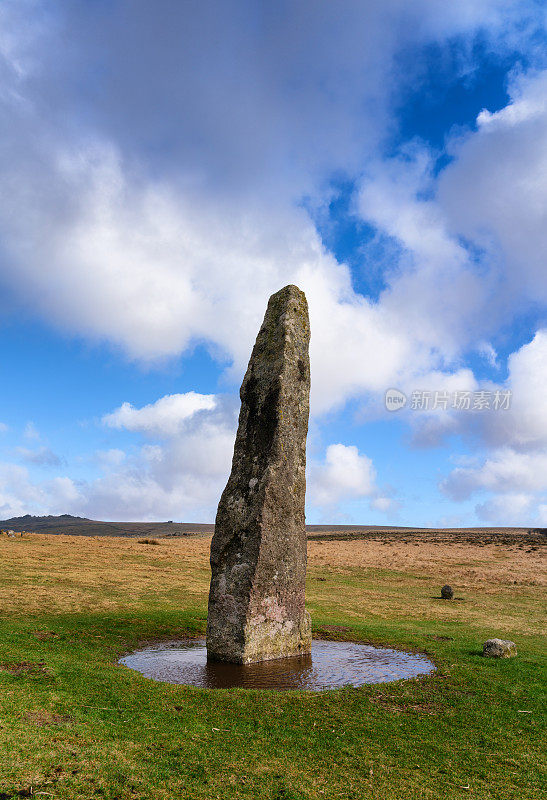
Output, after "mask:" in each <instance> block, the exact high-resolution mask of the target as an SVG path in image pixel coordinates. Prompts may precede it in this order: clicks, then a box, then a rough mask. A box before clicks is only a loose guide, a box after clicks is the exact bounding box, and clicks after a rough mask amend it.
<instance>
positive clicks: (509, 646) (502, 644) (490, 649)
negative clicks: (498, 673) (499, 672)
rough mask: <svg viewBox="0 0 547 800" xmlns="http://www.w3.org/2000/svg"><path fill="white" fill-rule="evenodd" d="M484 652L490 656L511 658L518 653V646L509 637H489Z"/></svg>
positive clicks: (484, 654) (483, 648)
mask: <svg viewBox="0 0 547 800" xmlns="http://www.w3.org/2000/svg"><path fill="white" fill-rule="evenodd" d="M482 654H483V656H487V657H488V658H511V657H512V656H516V655H517V646H516V644H515V643H514V642H509V641H508V640H507V639H488V641H487V642H485V643H484V645H483V647H482Z"/></svg>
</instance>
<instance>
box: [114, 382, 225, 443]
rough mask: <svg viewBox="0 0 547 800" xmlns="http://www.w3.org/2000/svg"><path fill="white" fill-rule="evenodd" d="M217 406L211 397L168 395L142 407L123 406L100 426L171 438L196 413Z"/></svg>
mask: <svg viewBox="0 0 547 800" xmlns="http://www.w3.org/2000/svg"><path fill="white" fill-rule="evenodd" d="M215 406H216V399H215V397H214V395H212V394H198V393H197V392H186V393H185V394H169V395H166V396H165V397H161V398H160V399H159V400H156V402H155V403H150V404H149V405H147V406H143V407H142V408H135V407H134V406H132V405H131V403H123V404H122V405H121V406H120V408H118V409H116V411H113V412H112V413H110V414H106V415H105V416H104V417H103V420H102V421H103V423H104V424H105V425H108V426H109V427H111V428H125V429H126V430H128V431H139V432H140V433H146V434H148V435H157V436H162V437H165V436H174V435H175V434H177V433H179V432H180V429H181V425H182V423H183V422H184V421H185V420H187V419H189V418H190V417H192V416H193V415H194V414H196V413H197V412H198V411H203V410H208V411H211V410H212V409H214V408H215Z"/></svg>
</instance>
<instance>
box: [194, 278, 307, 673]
mask: <svg viewBox="0 0 547 800" xmlns="http://www.w3.org/2000/svg"><path fill="white" fill-rule="evenodd" d="M309 341H310V323H309V318H308V304H307V302H306V296H305V295H304V293H303V292H301V291H300V289H298V288H297V287H296V286H285V288H284V289H281V291H279V292H277V293H276V294H274V295H272V297H270V300H269V303H268V308H267V310H266V316H265V317H264V322H263V323H262V327H261V328H260V331H259V333H258V336H257V339H256V343H255V346H254V349H253V352H252V355H251V359H250V361H249V366H248V367H247V372H246V373H245V377H244V379H243V383H242V384H241V390H240V397H241V411H240V414H239V426H238V430H237V436H236V441H235V446H234V457H233V461H232V472H231V474H230V477H229V479H228V483H227V484H226V488H225V489H224V492H223V493H222V497H221V498H220V503H219V505H218V511H217V517H216V522H215V533H214V536H213V541H212V542H211V570H212V577H211V588H210V592H209V614H208V618H207V655H208V657H209V658H211V659H217V660H221V661H232V662H236V663H239V664H248V663H250V662H252V661H265V660H268V659H273V658H281V657H285V656H294V655H301V654H304V653H309V652H310V650H311V620H310V615H309V614H308V612H307V611H306V610H305V607H304V601H305V579H306V528H305V516H304V500H305V494H306V435H307V432H308V416H309V393H310V362H309V355H308V348H309Z"/></svg>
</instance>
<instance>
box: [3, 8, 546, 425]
mask: <svg viewBox="0 0 547 800" xmlns="http://www.w3.org/2000/svg"><path fill="white" fill-rule="evenodd" d="M37 7H38V8H40V10H41V11H42V12H43V15H42V16H40V18H39V19H40V22H39V24H37V25H36V26H31V27H30V28H29V26H28V25H27V22H26V15H28V14H29V13H30V12H29V8H32V5H31V6H28V5H26V4H25V11H26V14H25V13H24V12H23V13H21V11H20V10H18V6H17V3H13V2H11V3H7V4H4V12H3V15H2V17H0V26H2V30H3V39H2V41H4V42H6V43H7V44H5V46H4V48H3V49H2V50H0V53H1V54H3V59H4V62H3V67H4V77H5V83H6V87H7V90H6V92H5V94H3V95H2V96H1V97H0V102H1V103H2V104H3V108H2V111H3V118H4V119H5V120H6V121H7V120H9V124H6V125H5V126H3V127H2V126H1V125H0V141H1V142H2V144H3V148H4V153H5V159H4V162H3V164H2V166H1V169H0V200H1V208H2V209H3V212H1V213H0V232H1V233H2V242H3V258H2V260H1V262H0V263H1V264H2V277H3V279H4V281H5V282H6V283H8V284H9V285H10V286H11V287H12V290H13V291H14V292H15V293H17V294H19V295H20V296H22V297H24V301H25V303H26V304H27V305H29V306H31V307H34V308H35V309H38V310H39V311H40V312H41V313H42V314H43V315H44V316H45V317H46V318H47V319H48V320H52V321H54V322H55V323H56V324H57V325H59V326H62V327H65V328H66V329H68V330H70V331H73V332H77V333H78V334H82V335H84V336H86V337H88V338H90V339H92V340H106V341H109V342H111V343H113V344H114V345H115V346H118V347H121V348H122V349H123V350H124V351H125V352H126V353H128V354H129V356H130V357H133V358H140V359H145V360H147V359H148V360H150V359H157V358H162V357H170V356H174V355H177V354H179V353H181V352H183V351H185V350H187V349H188V348H191V347H192V346H193V345H194V344H195V343H196V342H197V341H199V342H205V343H207V344H208V345H209V346H210V347H211V349H212V350H213V352H214V353H215V354H217V355H220V356H221V357H222V358H225V359H226V360H228V361H230V360H233V361H234V364H235V368H234V373H233V374H234V375H235V376H236V378H237V379H239V377H240V375H241V372H242V370H243V368H244V366H245V363H246V360H247V357H248V353H249V350H250V346H251V344H252V340H253V338H254V335H255V333H256V330H257V327H258V324H259V322H260V318H261V316H262V313H263V310H264V307H265V302H266V299H267V297H268V295H269V294H270V293H271V292H272V291H274V290H276V289H278V288H279V287H280V286H282V285H283V284H285V283H288V282H296V283H298V284H299V285H301V286H302V288H303V289H304V290H305V291H306V292H307V294H308V297H309V301H310V311H311V316H312V328H313V338H312V360H313V375H314V385H313V393H314V394H313V408H314V409H315V410H317V411H323V410H325V409H328V408H331V407H333V406H336V405H340V404H342V403H343V402H344V401H345V400H346V399H347V398H348V397H353V396H357V395H362V394H363V393H367V392H371V391H372V392H377V391H382V390H383V389H384V388H385V386H386V385H387V384H389V383H394V382H396V380H397V379H398V378H400V377H401V375H402V374H405V373H408V372H410V371H411V370H410V366H409V365H411V364H412V368H413V369H415V370H416V371H417V372H419V373H421V372H424V371H427V370H430V369H445V368H446V367H447V366H448V368H450V367H451V364H450V361H451V359H453V358H454V357H456V356H457V354H458V353H459V352H460V349H461V348H462V347H463V346H464V345H465V343H466V342H469V341H470V340H472V339H473V337H474V336H475V335H478V334H479V333H480V336H481V337H484V336H486V335H487V334H488V333H489V330H490V328H491V326H492V324H493V320H492V309H490V314H489V315H487V316H486V315H482V316H481V314H480V313H479V312H480V311H481V309H482V308H483V307H484V300H485V297H486V296H488V291H487V287H486V289H485V287H484V286H483V285H482V283H481V279H480V277H479V276H477V275H476V274H475V273H474V271H473V270H472V268H471V267H470V264H469V259H468V257H467V253H466V252H465V249H464V248H463V247H462V245H461V244H460V243H458V242H457V241H456V239H455V238H451V237H450V235H449V232H448V229H447V223H446V221H444V220H443V219H442V213H441V211H440V210H439V208H438V207H437V206H436V205H435V203H433V202H429V201H417V200H416V198H415V197H413V194H412V193H413V192H414V187H413V182H412V181H410V185H407V184H406V183H405V181H406V179H405V178H404V177H401V179H400V180H399V179H397V178H396V174H397V171H401V170H400V164H398V163H395V164H392V165H391V168H390V166H389V165H382V166H381V168H379V173H378V175H377V176H376V178H375V190H374V191H372V189H371V191H370V192H369V194H368V195H367V196H368V200H369V206H368V208H367V209H364V208H363V213H365V212H366V213H367V214H369V215H370V217H371V219H372V220H373V221H375V222H376V223H377V224H378V225H379V226H383V227H384V228H389V229H391V235H393V236H397V237H399V238H400V239H401V241H403V243H404V245H405V247H406V248H407V249H409V250H410V249H413V250H414V251H415V252H416V255H417V257H418V258H419V260H420V264H419V265H416V264H415V263H414V262H413V261H412V259H410V260H408V262H405V263H401V264H400V273H399V274H396V273H395V274H393V275H392V276H391V278H390V281H391V285H390V287H389V289H388V291H387V292H386V293H385V294H384V296H383V297H382V299H381V302H380V303H379V304H374V303H371V302H369V301H367V300H365V299H364V298H363V297H361V296H360V295H358V294H356V293H355V292H354V291H353V289H352V285H351V276H350V273H349V271H348V269H347V268H346V267H345V266H343V265H339V264H337V263H336V262H335V261H334V259H333V258H332V257H330V256H329V255H328V254H326V253H325V252H324V251H323V248H322V246H321V243H320V240H319V237H318V235H317V232H316V230H315V229H314V226H313V224H312V223H311V221H310V219H309V217H308V216H307V214H306V213H305V212H304V211H303V209H302V208H301V207H298V206H299V202H300V200H301V198H302V196H304V195H306V194H311V195H315V196H316V197H319V198H320V199H321V198H322V197H324V195H323V194H322V187H323V186H324V184H325V180H328V178H329V177H330V176H331V175H332V174H333V173H345V174H349V175H354V176H355V175H357V174H359V173H361V171H362V170H363V168H364V167H365V168H366V165H367V164H368V162H369V161H370V159H371V156H374V155H375V154H376V153H377V152H378V147H379V144H380V142H381V140H382V138H383V136H384V134H385V131H386V130H387V129H388V124H389V121H390V119H391V116H390V115H391V114H392V108H391V106H390V103H391V101H392V98H393V93H394V92H395V91H396V89H397V88H398V86H399V82H400V81H402V80H404V76H403V75H401V73H400V71H399V72H398V71H397V69H395V68H394V65H395V63H396V58H397V57H398V55H400V53H401V52H402V51H405V50H408V48H412V47H414V48H415V49H416V51H417V52H418V53H419V52H420V48H422V47H423V46H424V45H428V44H429V43H431V42H437V43H439V44H440V45H441V46H442V45H444V44H447V41H448V40H450V42H449V45H450V46H453V45H454V39H453V37H461V39H459V40H458V42H459V45H460V47H461V51H462V54H463V55H462V57H464V56H465V54H466V53H467V52H468V45H469V44H470V42H472V39H473V37H474V35H475V34H476V33H477V32H478V31H479V30H480V31H481V33H482V35H483V36H485V37H486V38H487V40H488V41H490V42H491V43H495V46H496V48H501V47H503V46H504V45H502V38H501V37H502V35H503V37H504V38H505V39H507V40H508V45H507V46H508V47H509V48H516V47H518V46H519V45H518V42H517V41H516V38H515V37H517V38H518V35H524V34H519V33H518V31H520V32H522V31H523V30H527V25H528V24H532V22H533V20H532V17H533V12H532V11H531V10H530V9H527V7H526V4H523V3H520V2H513V3H510V4H507V3H505V2H501V0H483V2H480V3H477V2H476V0H474V1H473V2H471V0H469V2H467V0H466V2H461V3H458V5H457V8H456V7H455V8H454V9H452V8H451V9H450V10H448V9H447V8H446V7H444V6H443V8H442V9H441V8H440V7H439V5H438V4H437V3H434V2H431V0H419V2H416V3H413V4H410V5H409V4H406V5H404V4H401V3H400V2H399V0H389V2H386V3H383V4H381V5H379V4H378V3H376V2H364V3H363V2H360V3H355V2H349V0H348V2H345V3H343V12H342V11H341V9H340V6H339V5H336V6H335V5H332V6H330V5H328V4H323V6H322V7H321V9H318V8H317V5H316V4H312V3H307V2H306V3H303V4H299V5H298V6H295V7H287V8H285V10H284V13H283V14H281V15H279V14H278V13H277V12H276V13H275V16H269V15H268V14H267V16H266V19H265V20H264V26H259V27H258V28H257V27H256V26H255V25H254V24H252V23H251V20H252V19H253V18H254V15H253V14H252V13H249V9H248V8H247V6H246V4H245V3H244V2H240V3H234V4H230V6H229V9H228V8H227V9H225V10H221V9H219V8H218V4H216V5H215V6H214V13H213V12H212V7H211V5H210V4H208V3H203V4H198V5H197V6H194V7H193V10H192V13H188V10H187V9H185V10H184V11H183V10H182V9H179V8H178V7H177V6H176V4H170V6H169V10H168V13H166V14H165V15H160V16H158V13H157V10H156V9H152V8H151V7H150V6H148V5H147V4H145V3H138V4H135V7H134V8H132V24H131V25H126V24H124V22H123V16H124V15H123V14H121V16H120V17H119V18H118V17H117V15H110V16H109V18H108V19H107V20H105V18H104V16H103V12H102V11H101V10H100V9H99V8H97V9H96V10H95V11H93V12H92V11H91V10H88V11H87V12H85V14H84V13H83V12H82V11H81V10H77V9H75V8H74V7H72V5H71V4H66V3H57V4H54V12H51V14H50V15H48V14H46V13H45V9H44V7H43V5H42V4H40V3H38V4H37ZM82 14H83V16H82ZM105 22H106V24H105ZM60 23H61V24H60ZM516 23H518V25H517V24H516ZM151 28H153V29H154V30H159V31H161V36H152V37H151V36H150V35H149V31H150V29H151ZM60 31H62V35H63V36H65V37H66V36H67V35H70V36H71V41H73V43H74V45H73V47H71V48H68V49H67V48H65V47H60V46H59V43H58V39H57V37H58V36H59V35H60ZM84 32H85V33H84ZM451 37H452V38H451ZM160 40H161V42H162V45H161V47H160V46H159V45H158V42H159V41H160ZM523 41H524V39H523ZM122 53H123V57H122ZM234 53H237V58H234ZM257 53H260V57H258V56H257ZM318 53H320V54H321V57H320V58H318ZM419 61H420V59H419V58H418V59H417V62H418V63H419ZM98 62H100V63H99V64H98ZM103 74H105V75H106V74H113V75H116V80H115V81H111V80H108V81H106V82H104V83H103V82H102V79H101V75H103ZM60 75H64V76H65V78H64V79H62V80H60V79H59V76H60ZM78 75H85V76H89V75H94V76H95V80H97V81H98V82H99V85H100V90H99V89H96V90H94V91H93V97H92V101H91V100H90V99H89V95H88V94H87V90H86V91H83V90H82V84H81V82H80V81H79V80H78V79H77V77H76V76H78ZM295 75H296V76H298V79H297V80H295ZM73 76H74V77H73ZM86 81H87V79H86V80H84V81H83V83H84V84H85V86H86V87H87V88H88V89H89V91H91V87H89V86H88V83H87V82H86ZM137 87H138V88H137ZM44 104H46V106H47V109H48V111H49V113H47V114H45V113H44ZM173 130H174V131H176V135H172V131H173ZM425 161H426V163H425V164H422V171H423V170H425V172H426V173H427V172H428V167H427V158H426V159H425ZM384 173H385V174H384ZM386 175H387V178H386ZM415 179H416V180H418V178H416V176H415ZM386 181H387V184H390V185H389V186H386ZM399 193H400V194H401V197H402V199H403V202H395V201H394V197H395V198H396V196H397V194H399ZM405 204H406V205H405ZM44 264H47V269H45V268H44ZM483 329H486V330H483ZM341 342H343V343H344V345H343V347H341V346H340V343H341Z"/></svg>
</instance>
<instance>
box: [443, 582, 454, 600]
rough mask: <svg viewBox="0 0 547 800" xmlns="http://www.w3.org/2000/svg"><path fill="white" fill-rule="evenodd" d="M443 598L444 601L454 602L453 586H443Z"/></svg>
mask: <svg viewBox="0 0 547 800" xmlns="http://www.w3.org/2000/svg"><path fill="white" fill-rule="evenodd" d="M441 597H442V599H443V600H452V598H453V597H454V589H453V588H452V586H449V585H448V584H446V586H443V588H442V589H441Z"/></svg>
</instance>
